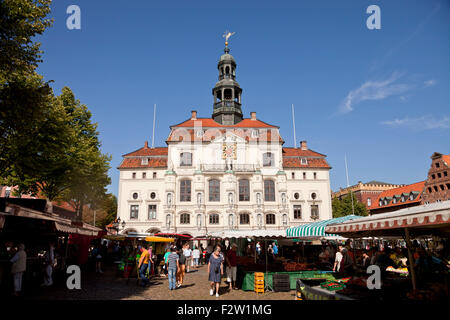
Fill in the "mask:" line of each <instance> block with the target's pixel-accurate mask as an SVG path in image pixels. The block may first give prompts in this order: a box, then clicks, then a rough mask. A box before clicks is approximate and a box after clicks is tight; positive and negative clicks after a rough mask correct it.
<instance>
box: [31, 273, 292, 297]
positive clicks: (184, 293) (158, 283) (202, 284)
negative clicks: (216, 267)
mask: <svg viewBox="0 0 450 320" xmlns="http://www.w3.org/2000/svg"><path fill="white" fill-rule="evenodd" d="M110 269H112V267H111V268H110ZM207 279H208V275H207V267H206V266H200V267H199V268H198V269H193V270H191V272H190V273H187V274H186V276H185V280H184V284H183V285H182V286H181V287H180V288H179V289H176V290H174V291H170V290H169V285H168V280H167V279H166V278H156V279H153V280H152V281H151V285H150V286H147V287H146V288H142V287H140V286H138V285H137V279H136V278H130V279H129V281H128V284H127V279H124V278H121V277H116V276H115V272H114V271H112V270H109V271H107V272H105V273H103V274H95V273H89V274H87V275H86V276H83V274H82V280H81V289H80V290H68V289H67V288H64V287H62V285H61V286H58V287H45V288H40V289H39V290H38V291H37V292H35V293H34V294H33V295H31V296H28V297H27V298H26V299H30V300H294V299H295V291H293V290H291V291H290V292H266V293H264V294H256V293H255V292H253V291H242V290H232V291H231V292H228V290H227V284H226V283H224V282H222V284H221V286H220V290H219V293H220V297H219V298H216V297H215V295H214V296H210V295H209V289H210V286H209V282H208V281H207Z"/></svg>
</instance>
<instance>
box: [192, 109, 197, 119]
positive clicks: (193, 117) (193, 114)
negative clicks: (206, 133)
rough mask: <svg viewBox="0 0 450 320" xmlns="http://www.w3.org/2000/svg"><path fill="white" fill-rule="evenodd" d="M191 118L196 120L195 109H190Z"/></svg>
mask: <svg viewBox="0 0 450 320" xmlns="http://www.w3.org/2000/svg"><path fill="white" fill-rule="evenodd" d="M191 120H197V111H195V110H192V111H191Z"/></svg>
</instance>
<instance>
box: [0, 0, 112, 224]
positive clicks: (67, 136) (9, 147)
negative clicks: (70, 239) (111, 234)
mask: <svg viewBox="0 0 450 320" xmlns="http://www.w3.org/2000/svg"><path fill="white" fill-rule="evenodd" d="M50 4H51V0H2V1H0V182H1V183H2V184H6V185H10V186H18V189H19V194H21V193H32V194H34V195H38V194H39V195H40V196H44V197H46V198H48V199H49V200H52V201H53V200H66V201H69V202H70V203H72V204H73V205H74V207H75V208H76V209H77V212H79V217H81V209H82V208H83V204H91V205H97V204H101V203H102V201H103V199H104V198H105V194H106V186H107V185H108V184H110V178H109V177H108V174H107V173H108V170H109V168H110V166H109V161H110V160H111V157H110V156H109V155H105V154H103V153H102V152H101V150H100V148H101V144H100V140H99V133H98V131H97V124H96V123H94V122H92V119H91V116H92V115H91V112H90V111H89V110H88V108H87V107H86V106H85V105H82V104H81V103H80V101H79V100H77V99H75V95H74V94H73V92H72V91H71V90H70V88H68V87H65V88H63V89H62V93H61V95H60V96H55V95H54V94H53V91H52V89H51V87H50V85H49V82H44V80H43V77H42V76H41V75H39V74H37V73H36V72H35V69H36V67H37V66H38V63H39V62H41V52H40V50H39V48H40V43H38V42H34V41H33V38H34V37H36V36H37V35H39V34H42V33H43V32H44V31H45V29H46V28H48V27H49V26H51V25H52V20H51V19H47V18H46V17H47V15H48V14H49V12H50Z"/></svg>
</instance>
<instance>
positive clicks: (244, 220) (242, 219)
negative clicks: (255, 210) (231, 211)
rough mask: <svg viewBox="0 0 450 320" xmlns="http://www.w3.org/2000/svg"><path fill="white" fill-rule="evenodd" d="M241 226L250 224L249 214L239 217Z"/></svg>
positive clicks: (242, 214)
mask: <svg viewBox="0 0 450 320" xmlns="http://www.w3.org/2000/svg"><path fill="white" fill-rule="evenodd" d="M239 224H250V215H249V214H248V213H241V214H240V215H239Z"/></svg>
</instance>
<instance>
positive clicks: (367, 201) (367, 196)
mask: <svg viewBox="0 0 450 320" xmlns="http://www.w3.org/2000/svg"><path fill="white" fill-rule="evenodd" d="M401 186H403V185H398V184H391V183H386V182H380V181H369V182H366V183H362V182H361V181H359V182H358V184H355V185H353V186H350V187H348V188H340V190H339V191H336V192H333V194H332V198H333V199H335V198H338V199H342V198H344V197H346V196H347V195H349V194H350V192H352V193H353V196H354V197H355V199H357V200H358V201H359V202H362V203H364V205H365V206H366V208H367V210H370V209H371V208H373V207H374V206H375V202H376V200H377V199H378V196H379V195H380V194H381V193H382V192H383V191H386V190H390V189H394V188H398V187H401Z"/></svg>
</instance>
